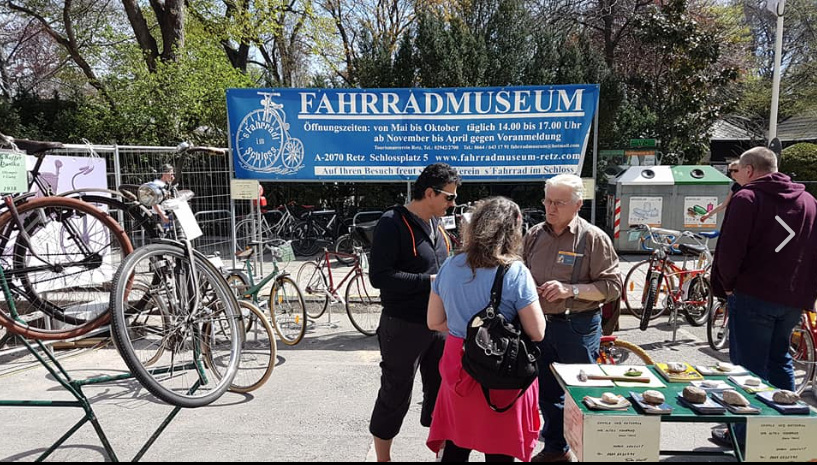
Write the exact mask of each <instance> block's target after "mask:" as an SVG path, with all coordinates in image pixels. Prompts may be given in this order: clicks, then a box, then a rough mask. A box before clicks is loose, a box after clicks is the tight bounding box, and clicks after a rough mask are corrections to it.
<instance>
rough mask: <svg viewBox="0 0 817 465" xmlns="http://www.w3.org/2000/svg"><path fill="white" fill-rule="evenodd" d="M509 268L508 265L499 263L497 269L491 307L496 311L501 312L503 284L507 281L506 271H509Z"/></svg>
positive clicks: (492, 289)
mask: <svg viewBox="0 0 817 465" xmlns="http://www.w3.org/2000/svg"><path fill="white" fill-rule="evenodd" d="M508 268H509V266H508V265H499V266H498V267H497V269H496V276H495V277H494V285H493V287H492V288H491V301H490V304H491V307H493V309H494V311H495V312H496V313H499V304H500V303H501V302H502V286H503V284H504V283H505V273H506V272H507V271H508ZM496 313H495V314H496Z"/></svg>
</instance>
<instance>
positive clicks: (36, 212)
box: [0, 136, 275, 407]
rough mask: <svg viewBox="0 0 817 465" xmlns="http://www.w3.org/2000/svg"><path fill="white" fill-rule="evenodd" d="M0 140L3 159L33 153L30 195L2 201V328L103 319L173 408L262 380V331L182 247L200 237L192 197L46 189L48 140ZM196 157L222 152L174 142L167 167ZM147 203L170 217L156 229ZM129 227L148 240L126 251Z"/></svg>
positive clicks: (268, 345) (47, 329)
mask: <svg viewBox="0 0 817 465" xmlns="http://www.w3.org/2000/svg"><path fill="white" fill-rule="evenodd" d="M0 145H3V146H4V147H3V148H6V149H9V150H10V153H11V154H12V156H14V155H21V154H22V153H23V152H27V153H28V154H31V155H36V157H37V163H36V164H35V166H34V168H33V169H32V170H31V171H30V172H29V179H30V181H29V185H28V188H29V190H31V189H32V188H33V187H35V186H36V188H37V190H38V191H39V193H40V195H41V197H37V198H35V196H34V195H33V194H28V193H26V194H20V195H15V196H6V197H5V199H4V202H5V210H4V212H3V214H2V215H0V242H2V248H1V249H2V254H3V255H2V275H0V282H2V286H3V292H4V297H5V301H6V306H4V307H3V308H2V309H0V325H2V326H4V327H5V328H6V329H7V330H8V332H9V333H10V334H13V335H16V336H22V337H25V338H29V339H36V340H65V339H71V338H77V337H81V336H85V335H88V334H90V333H92V332H94V331H96V330H101V329H102V328H103V327H105V326H106V325H108V324H109V323H110V333H111V335H112V338H113V340H114V342H115V345H116V348H117V349H118V351H119V353H120V355H121V356H122V358H123V359H124V361H125V363H126V364H127V366H128V368H129V369H130V370H131V372H132V374H133V376H134V377H135V378H136V379H137V380H138V381H139V382H140V383H141V384H142V385H143V386H145V387H146V388H147V389H148V390H149V391H150V392H151V393H152V394H153V395H154V396H156V397H157V398H158V399H160V400H163V401H165V402H168V403H170V404H173V405H177V406H181V407H200V406H204V405H207V404H209V403H211V402H213V401H215V400H216V399H218V398H219V397H220V396H221V395H222V394H223V393H224V392H225V391H226V390H227V389H234V390H249V389H252V388H254V387H257V385H259V383H262V382H263V381H265V380H266V378H268V376H269V371H270V370H271V369H272V366H273V365H274V362H275V343H274V339H273V337H272V330H271V328H270V326H269V323H268V322H267V318H266V316H264V315H263V314H262V313H261V312H260V311H258V309H256V308H255V307H253V306H251V305H248V304H246V303H244V304H240V303H239V302H238V301H237V300H236V299H235V296H234V293H233V291H232V290H231V289H230V287H229V286H228V285H227V283H226V281H225V280H224V279H223V277H222V276H221V271H220V270H219V269H217V268H216V267H215V266H214V265H213V264H212V263H211V262H210V260H208V258H207V257H204V256H203V255H202V254H200V253H199V252H198V251H196V250H195V249H194V248H193V247H192V246H191V243H190V241H191V240H192V239H194V238H195V237H196V235H198V234H200V230H199V229H198V226H197V224H196V222H195V219H194V218H193V216H192V211H191V210H190V207H189V205H188V203H187V202H188V200H189V199H190V198H192V196H193V193H192V192H189V191H180V190H179V189H178V187H177V186H178V184H177V183H176V182H174V181H171V182H169V183H168V182H163V181H161V180H156V181H154V182H151V183H147V184H145V185H142V186H138V187H137V186H120V188H119V189H118V190H116V191H113V190H105V189H93V190H90V189H88V190H83V191H81V192H78V191H74V192H67V193H61V194H60V195H59V196H56V195H55V193H54V192H53V190H52V189H51V187H50V185H49V184H48V182H46V181H45V180H44V179H43V176H42V174H41V173H40V167H41V166H42V162H43V160H44V158H45V153H46V152H48V151H51V150H54V149H58V148H59V147H60V145H59V144H54V143H43V142H33V141H24V140H15V139H12V138H9V137H5V136H2V139H1V140H0ZM195 153H211V154H215V153H223V151H222V150H221V149H215V148H209V147H191V146H189V145H188V144H182V145H180V146H179V148H178V150H177V152H176V157H177V158H178V161H179V164H178V165H177V168H176V173H175V174H178V175H179V177H181V169H182V166H183V165H184V161H185V159H186V158H187V157H189V156H191V155H192V154H195ZM154 207H159V208H161V209H162V211H163V212H165V213H168V214H170V215H171V217H172V218H173V219H172V220H171V221H169V222H168V223H166V224H162V222H161V221H158V220H157V219H156V218H157V217H156V216H154V214H153V213H154V210H153V209H154ZM114 216H117V217H119V218H120V219H122V220H123V223H127V225H128V227H127V228H125V227H123V225H121V224H119V223H118V222H117V221H116V220H115V219H114ZM159 216H161V217H164V218H166V217H167V216H165V215H164V214H163V215H159ZM135 234H143V235H145V236H146V237H149V238H150V242H151V243H149V244H147V245H145V246H142V247H140V248H138V249H136V250H134V248H133V246H132V242H131V240H130V237H129V235H135ZM242 351H243V353H244V354H245V356H244V357H242V356H241V354H242ZM239 364H240V365H241V366H240V367H239ZM239 368H240V369H239Z"/></svg>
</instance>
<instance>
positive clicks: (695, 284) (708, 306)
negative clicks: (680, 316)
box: [683, 275, 715, 327]
mask: <svg viewBox="0 0 817 465" xmlns="http://www.w3.org/2000/svg"><path fill="white" fill-rule="evenodd" d="M714 299H715V296H714V293H713V292H712V285H711V284H709V280H708V279H706V278H705V277H704V276H702V275H698V276H695V277H694V278H692V282H690V283H689V289H688V290H687V295H686V297H685V301H684V303H683V304H684V307H683V308H684V318H685V319H686V320H687V323H689V324H690V325H692V326H696V327H698V326H703V325H705V324H706V323H707V322H708V321H709V314H710V313H711V312H712V307H713V303H714ZM691 301H693V302H699V301H701V302H704V304H703V305H704V308H703V309H699V308H698V306H697V305H696V306H695V307H696V308H695V312H696V314H697V317H696V316H695V315H694V314H690V312H689V307H690V304H688V302H691Z"/></svg>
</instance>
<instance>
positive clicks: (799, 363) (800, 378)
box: [789, 324, 815, 394]
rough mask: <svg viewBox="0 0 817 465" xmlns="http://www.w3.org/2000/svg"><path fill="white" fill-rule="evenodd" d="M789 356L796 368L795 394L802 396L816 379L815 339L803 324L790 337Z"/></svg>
mask: <svg viewBox="0 0 817 465" xmlns="http://www.w3.org/2000/svg"><path fill="white" fill-rule="evenodd" d="M789 355H790V356H791V358H792V366H793V368H794V392H796V393H797V394H802V393H803V391H805V390H806V388H807V387H808V386H809V384H811V382H812V380H813V379H814V363H815V360H814V359H815V354H814V339H813V338H812V336H811V333H810V332H809V330H808V329H807V328H805V327H804V326H803V324H799V325H797V326H796V327H795V328H794V331H792V333H791V336H789Z"/></svg>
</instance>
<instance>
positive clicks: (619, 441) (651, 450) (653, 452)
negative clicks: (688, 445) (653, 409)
mask: <svg viewBox="0 0 817 465" xmlns="http://www.w3.org/2000/svg"><path fill="white" fill-rule="evenodd" d="M584 435H585V438H586V439H587V440H586V441H584V450H583V451H582V456H583V457H582V461H584V462H657V461H658V457H659V450H660V447H661V419H660V418H658V417H646V416H610V415H586V416H585V419H584Z"/></svg>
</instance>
